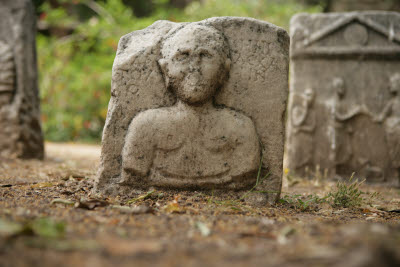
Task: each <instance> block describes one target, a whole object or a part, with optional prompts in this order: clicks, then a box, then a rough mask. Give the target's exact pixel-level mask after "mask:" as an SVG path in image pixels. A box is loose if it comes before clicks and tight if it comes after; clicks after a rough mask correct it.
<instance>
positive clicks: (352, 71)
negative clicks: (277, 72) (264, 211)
mask: <svg viewBox="0 0 400 267" xmlns="http://www.w3.org/2000/svg"><path fill="white" fill-rule="evenodd" d="M290 27H291V38H292V39H291V40H292V42H291V60H292V64H291V73H292V77H291V78H292V79H291V82H290V99H289V108H288V115H289V116H288V121H287V122H288V123H287V127H286V130H287V134H286V137H287V140H286V154H285V167H287V168H288V169H289V172H291V173H292V174H296V175H300V176H312V175H314V172H315V170H319V171H320V172H322V173H325V174H326V175H330V176H336V175H337V176H341V177H350V176H351V174H352V173H353V172H355V173H356V176H358V177H361V178H366V179H367V181H371V182H373V181H375V182H388V183H398V181H399V179H398V178H399V176H400V164H399V163H400V82H399V81H400V78H399V77H400V14H399V13H396V12H378V11H375V12H353V13H331V14H315V15H308V14H299V15H296V16H295V17H293V18H292V21H291V26H290Z"/></svg>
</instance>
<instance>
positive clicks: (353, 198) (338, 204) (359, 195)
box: [279, 173, 379, 211]
mask: <svg viewBox="0 0 400 267" xmlns="http://www.w3.org/2000/svg"><path fill="white" fill-rule="evenodd" d="M364 181H365V180H363V181H361V182H359V181H358V180H354V173H353V175H352V176H351V177H350V179H349V180H348V181H342V182H341V181H339V182H337V184H336V188H335V189H333V190H331V191H330V192H328V193H327V194H325V195H324V196H323V197H319V196H317V195H314V194H312V195H308V196H302V195H299V194H296V195H292V196H291V195H285V196H284V197H283V198H281V199H280V200H279V202H280V203H282V204H288V205H290V206H291V207H293V208H295V209H297V210H300V211H307V210H310V208H311V207H312V206H315V205H318V204H321V203H329V204H330V205H331V206H332V207H334V208H352V207H359V206H362V205H369V206H372V202H373V200H374V199H376V198H377V197H378V196H379V193H377V192H373V193H366V192H363V191H362V190H361V189H360V187H361V185H362V184H363V183H364ZM364 196H367V197H364Z"/></svg>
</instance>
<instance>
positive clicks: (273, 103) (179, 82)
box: [96, 17, 289, 203]
mask: <svg viewBox="0 0 400 267" xmlns="http://www.w3.org/2000/svg"><path fill="white" fill-rule="evenodd" d="M288 46H289V39H288V36H287V33H286V32H285V31H284V30H283V29H281V28H278V27H276V26H274V25H272V24H269V23H266V22H262V21H258V20H254V19H250V18H233V17H221V18H211V19H208V20H204V21H201V22H196V23H172V22H169V21H158V22H156V23H154V24H153V25H152V26H150V27H148V28H146V29H144V30H141V31H136V32H132V33H130V34H128V35H125V36H123V37H122V38H121V40H120V42H119V47H118V51H117V56H116V58H115V61H114V66H113V74H112V83H111V100H110V103H109V109H108V114H107V120H106V125H105V127H104V131H103V140H102V156H101V165H100V170H99V174H98V180H97V186H96V188H97V189H98V190H99V191H101V192H103V193H107V194H129V192H132V191H134V190H136V189H146V188H148V187H160V188H164V189H165V188H167V189H169V188H170V189H198V190H202V189H207V190H212V189H216V190H217V191H218V190H232V191H243V190H249V189H250V188H251V187H252V186H253V185H255V184H256V178H257V173H258V170H259V168H260V161H261V160H262V165H261V166H262V168H261V176H265V175H266V174H267V173H268V172H269V173H270V174H269V176H268V178H266V179H263V180H262V181H261V182H260V183H259V184H258V186H257V188H256V190H258V191H260V190H262V191H268V192H266V193H262V194H258V195H256V196H255V195H253V198H255V199H256V201H258V202H259V203H260V202H265V201H266V200H269V201H270V202H273V201H275V200H276V198H277V197H279V192H280V189H281V177H282V163H283V141H284V140H283V139H284V121H283V120H284V113H285V105H286V100H287V93H288V92H287V91H288V85H287V78H288V76H287V75H288Z"/></svg>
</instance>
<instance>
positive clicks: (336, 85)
mask: <svg viewBox="0 0 400 267" xmlns="http://www.w3.org/2000/svg"><path fill="white" fill-rule="evenodd" d="M332 83H333V89H334V90H335V92H336V94H337V95H338V96H339V97H343V96H344V94H345V89H344V81H343V79H342V78H338V77H337V78H334V79H333V82H332Z"/></svg>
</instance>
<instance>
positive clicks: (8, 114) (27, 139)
mask: <svg viewBox="0 0 400 267" xmlns="http://www.w3.org/2000/svg"><path fill="white" fill-rule="evenodd" d="M35 25H36V18H35V14H34V8H33V4H32V2H31V1H29V0H2V1H1V5H0V156H1V157H19V158H39V159H40V158H43V154H44V150H43V136H42V131H41V127H40V114H39V112H40V111H39V90H38V85H37V82H38V81H37V66H36V39H35V38H36V37H35V36H36V26H35Z"/></svg>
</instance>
